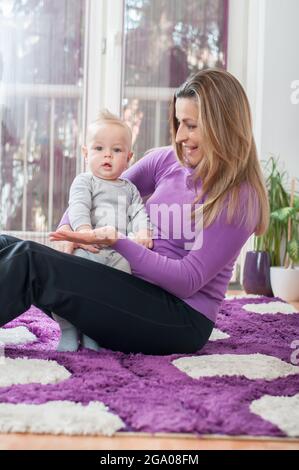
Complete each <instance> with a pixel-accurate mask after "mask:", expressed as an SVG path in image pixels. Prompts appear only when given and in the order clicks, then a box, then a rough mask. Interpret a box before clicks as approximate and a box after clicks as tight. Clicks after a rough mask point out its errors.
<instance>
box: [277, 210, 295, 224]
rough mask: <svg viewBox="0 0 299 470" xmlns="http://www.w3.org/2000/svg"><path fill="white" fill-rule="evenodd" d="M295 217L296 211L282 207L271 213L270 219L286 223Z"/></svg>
mask: <svg viewBox="0 0 299 470" xmlns="http://www.w3.org/2000/svg"><path fill="white" fill-rule="evenodd" d="M295 215H296V209H295V208H294V207H282V208H281V209H277V210H276V211H273V212H271V218H272V219H273V220H278V221H279V222H286V221H287V220H288V219H289V218H290V217H291V218H292V217H294V216H295Z"/></svg>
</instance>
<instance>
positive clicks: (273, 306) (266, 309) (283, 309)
mask: <svg viewBox="0 0 299 470" xmlns="http://www.w3.org/2000/svg"><path fill="white" fill-rule="evenodd" d="M243 309H244V310H246V311H247V312H253V313H260V314H261V315H264V314H267V313H268V314H269V313H272V314H275V313H283V314H285V315H290V314H292V313H298V310H297V309H296V308H295V307H293V305H290V304H287V303H284V302H279V301H278V302H269V303H267V304H264V303H263V304H246V305H243Z"/></svg>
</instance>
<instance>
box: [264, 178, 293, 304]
mask: <svg viewBox="0 0 299 470" xmlns="http://www.w3.org/2000/svg"><path fill="white" fill-rule="evenodd" d="M295 184H296V181H295V178H293V179H292V185H291V194H290V203H289V206H287V207H283V208H281V209H278V210H277V211H275V212H274V213H273V214H272V218H273V220H276V221H277V223H280V224H281V225H283V226H284V229H285V231H286V233H285V238H284V240H286V242H285V248H284V253H283V256H282V260H283V264H282V265H281V263H280V264H279V265H274V264H272V266H271V268H270V279H271V286H272V290H273V292H274V295H275V296H277V297H281V298H282V299H283V300H286V301H289V302H291V301H297V300H299V267H296V266H295V264H296V263H298V262H299V198H298V196H297V195H296V194H295Z"/></svg>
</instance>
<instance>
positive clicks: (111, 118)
mask: <svg viewBox="0 0 299 470" xmlns="http://www.w3.org/2000/svg"><path fill="white" fill-rule="evenodd" d="M103 123H105V124H112V125H116V126H120V127H122V128H123V129H124V130H125V132H126V134H127V140H128V144H129V150H131V147H132V131H131V129H130V128H129V126H128V125H127V124H126V123H125V121H123V120H122V119H121V118H119V117H118V116H117V115H116V114H112V113H111V112H110V111H109V110H108V109H103V110H101V111H100V112H99V114H98V115H97V118H96V119H95V121H93V122H91V123H90V124H89V126H88V127H87V137H86V138H87V142H88V141H89V140H91V139H92V137H93V134H94V129H95V128H96V127H98V126H100V125H101V124H103Z"/></svg>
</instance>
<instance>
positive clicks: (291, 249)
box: [287, 238, 299, 263]
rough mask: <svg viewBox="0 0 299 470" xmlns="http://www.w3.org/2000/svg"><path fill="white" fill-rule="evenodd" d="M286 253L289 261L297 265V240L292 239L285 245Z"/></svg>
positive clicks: (298, 245) (298, 249) (298, 241)
mask: <svg viewBox="0 0 299 470" xmlns="http://www.w3.org/2000/svg"><path fill="white" fill-rule="evenodd" d="M287 252H288V254H289V257H290V258H291V260H292V261H294V263H298V262H299V240H297V239H294V238H293V239H292V240H291V241H289V243H288V244H287Z"/></svg>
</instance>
